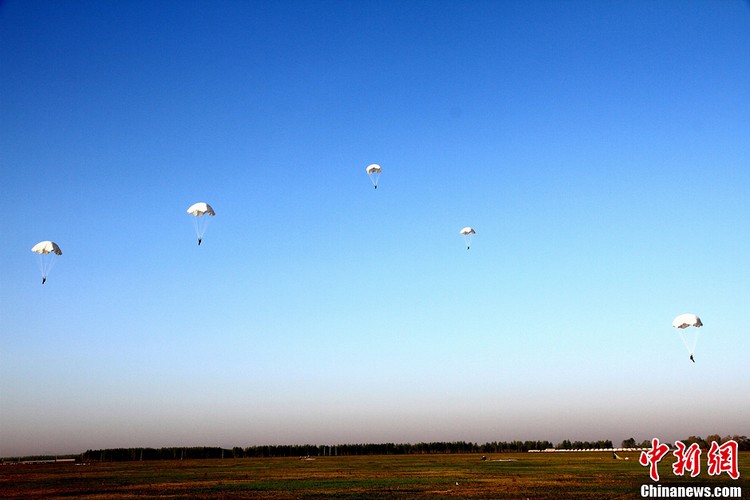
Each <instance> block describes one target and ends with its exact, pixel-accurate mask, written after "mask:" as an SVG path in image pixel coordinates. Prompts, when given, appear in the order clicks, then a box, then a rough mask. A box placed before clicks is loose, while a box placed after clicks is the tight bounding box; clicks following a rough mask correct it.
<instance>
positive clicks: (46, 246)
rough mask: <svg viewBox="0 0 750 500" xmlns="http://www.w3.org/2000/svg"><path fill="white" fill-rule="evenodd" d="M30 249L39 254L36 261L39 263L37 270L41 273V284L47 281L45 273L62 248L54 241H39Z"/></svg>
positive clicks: (50, 268)
mask: <svg viewBox="0 0 750 500" xmlns="http://www.w3.org/2000/svg"><path fill="white" fill-rule="evenodd" d="M31 251H32V252H34V253H36V254H39V258H38V259H37V262H38V264H39V272H40V273H41V274H42V285H43V284H44V283H45V282H46V281H47V275H48V274H49V272H50V271H51V270H52V266H54V265H55V261H56V260H57V256H58V255H62V250H60V247H59V246H58V245H57V243H55V242H54V241H40V242H39V243H37V244H36V245H34V246H33V247H31Z"/></svg>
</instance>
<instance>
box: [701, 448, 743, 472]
mask: <svg viewBox="0 0 750 500" xmlns="http://www.w3.org/2000/svg"><path fill="white" fill-rule="evenodd" d="M722 472H726V473H727V474H729V477H731V478H732V479H738V478H739V477H740V471H739V469H738V468H737V441H735V440H734V439H730V440H729V441H727V442H726V443H724V444H722V445H719V444H716V441H713V442H712V443H711V449H710V450H708V474H709V475H710V476H718V475H719V474H721V473H722Z"/></svg>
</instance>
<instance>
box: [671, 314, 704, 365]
mask: <svg viewBox="0 0 750 500" xmlns="http://www.w3.org/2000/svg"><path fill="white" fill-rule="evenodd" d="M672 326H673V327H675V328H677V332H678V333H679V334H680V338H681V339H682V343H683V344H685V348H686V349H687V351H688V354H690V361H692V362H693V363H695V359H693V354H695V344H697V343H698V332H699V330H698V328H700V327H701V326H703V322H702V321H701V319H700V318H699V317H698V316H696V315H695V314H692V313H685V314H680V315H679V316H677V317H676V318H675V319H674V320H672ZM691 326H692V327H693V328H690V327H691Z"/></svg>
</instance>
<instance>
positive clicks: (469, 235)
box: [459, 226, 477, 250]
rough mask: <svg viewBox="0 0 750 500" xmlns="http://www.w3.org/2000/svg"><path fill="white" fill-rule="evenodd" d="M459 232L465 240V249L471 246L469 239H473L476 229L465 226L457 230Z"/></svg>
mask: <svg viewBox="0 0 750 500" xmlns="http://www.w3.org/2000/svg"><path fill="white" fill-rule="evenodd" d="M459 233H460V234H462V235H463V236H464V241H465V242H466V250H468V249H470V248H471V241H472V240H473V239H474V235H475V234H477V232H476V231H474V229H473V228H471V227H469V226H466V227H465V228H463V229H462V230H461V231H459Z"/></svg>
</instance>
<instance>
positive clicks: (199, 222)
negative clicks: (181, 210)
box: [187, 201, 216, 246]
mask: <svg viewBox="0 0 750 500" xmlns="http://www.w3.org/2000/svg"><path fill="white" fill-rule="evenodd" d="M187 213H189V214H190V215H192V216H194V218H193V222H195V234H196V235H197V236H198V246H200V244H201V243H202V242H203V233H205V232H206V226H207V225H208V217H206V216H207V215H208V216H210V217H213V216H215V215H216V212H214V209H213V208H211V205H209V204H208V203H204V202H202V201H201V202H198V203H194V204H192V205H190V208H188V209H187Z"/></svg>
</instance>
